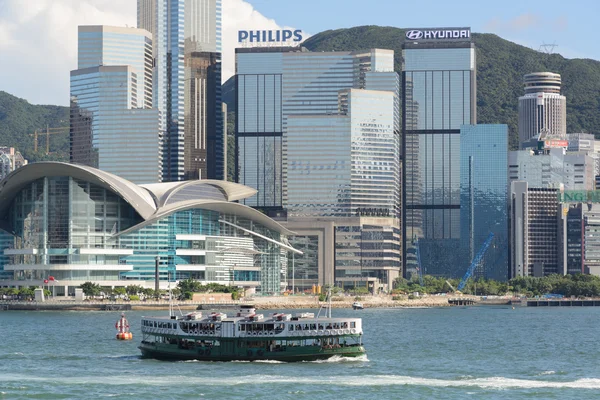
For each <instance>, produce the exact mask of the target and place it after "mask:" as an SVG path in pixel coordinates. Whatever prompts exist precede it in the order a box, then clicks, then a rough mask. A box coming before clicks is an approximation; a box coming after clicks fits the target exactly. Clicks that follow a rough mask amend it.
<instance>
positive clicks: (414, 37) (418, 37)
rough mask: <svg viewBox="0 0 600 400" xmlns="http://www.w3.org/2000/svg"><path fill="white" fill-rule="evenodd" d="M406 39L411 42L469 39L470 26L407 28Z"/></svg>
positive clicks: (462, 40)
mask: <svg viewBox="0 0 600 400" xmlns="http://www.w3.org/2000/svg"><path fill="white" fill-rule="evenodd" d="M406 40H407V41H411V42H425V41H427V42H430V41H453V42H464V41H468V42H470V41H471V28H423V29H407V30H406Z"/></svg>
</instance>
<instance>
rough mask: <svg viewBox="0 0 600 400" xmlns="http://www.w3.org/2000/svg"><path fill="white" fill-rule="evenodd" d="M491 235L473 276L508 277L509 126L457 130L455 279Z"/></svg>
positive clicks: (475, 126) (481, 126)
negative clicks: (459, 254) (457, 257)
mask: <svg viewBox="0 0 600 400" xmlns="http://www.w3.org/2000/svg"><path fill="white" fill-rule="evenodd" d="M490 232H492V233H493V234H494V239H493V242H492V244H491V245H490V247H489V248H488V250H487V251H486V253H485V256H484V258H483V261H482V263H481V264H480V265H479V266H478V269H476V270H475V275H476V276H478V277H484V278H488V279H496V280H506V279H507V276H508V244H509V234H508V126H507V125H463V126H461V127H460V238H461V250H462V253H463V257H462V260H463V262H462V263H459V265H458V267H459V269H458V271H457V272H458V276H460V275H461V274H464V272H465V271H466V269H467V267H468V265H469V263H470V262H471V260H472V259H473V258H474V256H475V255H476V254H477V252H478V251H479V249H480V248H481V246H482V244H483V242H485V240H486V239H487V237H488V235H489V234H490Z"/></svg>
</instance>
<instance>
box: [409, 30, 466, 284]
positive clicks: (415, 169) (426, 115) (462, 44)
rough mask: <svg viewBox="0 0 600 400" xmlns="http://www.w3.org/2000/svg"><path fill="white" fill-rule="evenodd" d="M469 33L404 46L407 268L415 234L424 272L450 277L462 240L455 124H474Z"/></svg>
mask: <svg viewBox="0 0 600 400" xmlns="http://www.w3.org/2000/svg"><path fill="white" fill-rule="evenodd" d="M410 32H413V31H409V32H407V34H408V33H410ZM416 32H418V31H416ZM468 36H469V37H463V38H442V39H414V40H413V39H412V38H410V40H409V39H407V40H406V41H405V43H404V45H403V56H404V57H403V58H404V63H403V66H402V88H403V93H404V96H403V113H402V119H403V132H404V135H403V138H402V156H403V169H402V173H403V179H402V182H403V183H402V184H403V199H402V200H403V208H402V209H403V218H402V221H403V235H402V240H403V245H402V249H403V257H402V259H403V260H404V261H403V263H404V270H403V273H404V274H405V275H406V274H411V273H415V272H416V268H417V260H416V255H415V249H416V248H415V245H416V244H417V241H418V244H419V247H420V253H421V263H422V267H423V269H424V270H426V271H427V273H428V274H432V275H440V276H449V275H450V274H449V272H450V271H451V270H452V269H454V266H455V265H457V264H460V263H463V261H462V259H454V258H453V255H455V254H456V252H455V251H454V249H455V248H457V246H458V245H459V240H460V126H461V125H463V124H475V123H476V71H475V48H474V45H473V44H472V43H471V41H470V34H469V35H468ZM461 265H462V264H461Z"/></svg>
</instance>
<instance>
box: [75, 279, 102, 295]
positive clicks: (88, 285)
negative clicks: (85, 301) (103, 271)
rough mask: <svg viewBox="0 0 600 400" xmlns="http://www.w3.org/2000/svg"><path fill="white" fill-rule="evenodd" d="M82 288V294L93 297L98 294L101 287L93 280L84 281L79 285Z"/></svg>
mask: <svg viewBox="0 0 600 400" xmlns="http://www.w3.org/2000/svg"><path fill="white" fill-rule="evenodd" d="M79 287H80V288H81V289H82V290H83V294H85V295H86V296H88V297H95V296H98V295H99V294H100V291H101V290H102V288H101V287H100V285H98V284H97V283H94V282H84V283H82V284H81V285H80V286H79Z"/></svg>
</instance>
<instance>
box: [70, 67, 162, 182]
mask: <svg viewBox="0 0 600 400" xmlns="http://www.w3.org/2000/svg"><path fill="white" fill-rule="evenodd" d="M136 77H137V74H136V73H135V70H134V68H133V67H131V66H129V65H119V66H98V67H90V68H83V69H78V70H75V71H71V114H70V147H71V151H70V153H71V155H70V160H71V162H72V163H78V164H84V165H89V166H91V167H95V168H98V169H101V170H103V171H107V172H110V173H112V174H115V175H118V176H120V177H122V178H125V179H128V180H130V181H132V182H135V183H138V184H142V183H156V182H160V179H161V170H162V138H161V135H160V132H159V130H158V127H159V113H158V110H156V109H144V108H136V105H137V101H136V97H137V86H136V80H137V78H136Z"/></svg>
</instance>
